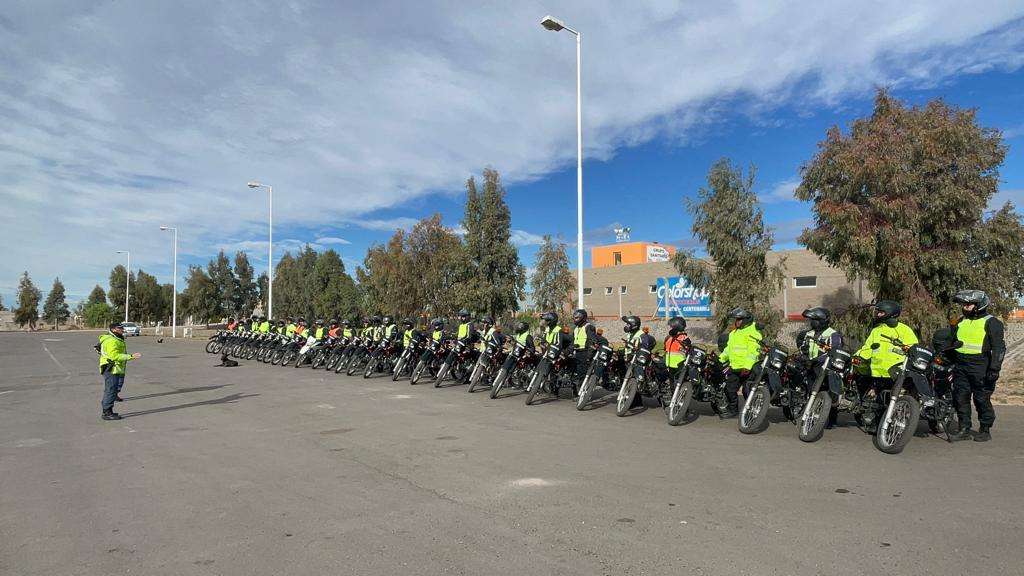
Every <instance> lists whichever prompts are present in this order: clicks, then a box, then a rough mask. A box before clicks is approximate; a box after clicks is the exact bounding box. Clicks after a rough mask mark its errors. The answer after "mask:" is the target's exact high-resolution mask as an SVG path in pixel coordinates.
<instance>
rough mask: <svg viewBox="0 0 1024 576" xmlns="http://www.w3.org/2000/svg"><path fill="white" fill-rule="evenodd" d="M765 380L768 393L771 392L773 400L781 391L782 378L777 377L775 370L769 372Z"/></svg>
mask: <svg viewBox="0 0 1024 576" xmlns="http://www.w3.org/2000/svg"><path fill="white" fill-rule="evenodd" d="M767 379H768V391H769V392H771V395H772V397H773V398H774V397H775V395H776V394H778V393H779V390H782V378H781V377H780V376H779V373H778V372H776V371H775V370H769V371H768V374H767Z"/></svg>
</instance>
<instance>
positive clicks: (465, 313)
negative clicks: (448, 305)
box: [459, 308, 470, 322]
mask: <svg viewBox="0 0 1024 576" xmlns="http://www.w3.org/2000/svg"><path fill="white" fill-rule="evenodd" d="M469 316H470V314H469V310H466V309H465V308H463V309H462V310H459V320H462V321H463V322H465V321H467V320H469Z"/></svg>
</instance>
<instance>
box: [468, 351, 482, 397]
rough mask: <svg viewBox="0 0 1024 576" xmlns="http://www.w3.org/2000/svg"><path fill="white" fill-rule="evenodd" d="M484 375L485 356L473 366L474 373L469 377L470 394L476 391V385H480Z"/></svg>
mask: <svg viewBox="0 0 1024 576" xmlns="http://www.w3.org/2000/svg"><path fill="white" fill-rule="evenodd" d="M483 375H484V361H483V356H481V357H480V359H479V360H477V362H476V364H474V365H473V373H472V374H470V375H469V392H470V393H472V392H473V390H475V389H476V385H477V384H479V383H480V379H481V378H483Z"/></svg>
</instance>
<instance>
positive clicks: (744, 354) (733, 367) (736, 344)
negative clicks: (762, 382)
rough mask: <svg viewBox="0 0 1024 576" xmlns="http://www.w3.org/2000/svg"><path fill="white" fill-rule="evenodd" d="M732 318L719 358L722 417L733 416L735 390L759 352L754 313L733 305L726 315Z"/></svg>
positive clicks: (737, 402) (734, 411) (759, 334)
mask: <svg viewBox="0 0 1024 576" xmlns="http://www.w3.org/2000/svg"><path fill="white" fill-rule="evenodd" d="M726 318H728V319H730V320H732V331H731V332H729V338H728V341H727V343H726V345H725V349H724V350H722V353H721V354H719V356H718V358H719V361H720V362H722V363H723V364H724V365H726V366H727V367H728V372H727V373H726V376H725V399H726V402H727V404H728V406H726V409H725V411H724V412H722V414H721V417H722V418H735V417H736V416H737V415H738V414H739V398H738V397H737V393H738V392H739V389H740V384H741V383H742V382H743V380H744V379H746V377H747V376H748V375H749V374H750V369H751V368H753V367H754V364H756V363H757V357H758V355H759V354H760V352H761V339H762V336H761V331H760V330H758V329H757V324H755V323H754V315H753V314H751V313H750V311H749V310H746V309H745V308H733V309H732V310H730V311H729V313H728V314H727V315H726Z"/></svg>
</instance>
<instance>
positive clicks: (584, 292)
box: [583, 288, 594, 296]
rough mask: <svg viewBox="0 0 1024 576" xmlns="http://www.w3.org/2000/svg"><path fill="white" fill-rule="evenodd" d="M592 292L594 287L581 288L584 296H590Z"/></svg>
mask: <svg viewBox="0 0 1024 576" xmlns="http://www.w3.org/2000/svg"><path fill="white" fill-rule="evenodd" d="M593 293H594V289H593V288H584V289H583V295H584V296H590V295H591V294H593Z"/></svg>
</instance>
